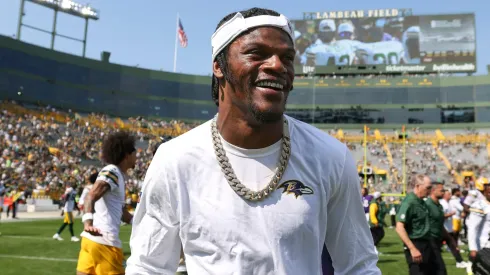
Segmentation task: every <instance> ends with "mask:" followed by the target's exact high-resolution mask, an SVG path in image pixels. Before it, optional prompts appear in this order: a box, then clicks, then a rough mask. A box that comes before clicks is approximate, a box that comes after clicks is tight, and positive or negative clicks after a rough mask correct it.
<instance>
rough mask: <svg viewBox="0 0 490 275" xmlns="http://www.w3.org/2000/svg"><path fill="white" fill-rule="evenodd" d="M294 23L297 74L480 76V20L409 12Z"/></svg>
mask: <svg viewBox="0 0 490 275" xmlns="http://www.w3.org/2000/svg"><path fill="white" fill-rule="evenodd" d="M304 18H305V19H301V20H292V21H291V23H292V27H293V29H294V34H295V45H296V53H297V55H296V59H295V73H296V74H298V75H304V74H316V75H322V74H403V73H411V74H414V73H424V74H427V73H472V72H475V71H476V39H475V37H476V34H475V16H474V14H472V13H468V14H438V15H418V16H416V15H412V13H411V10H409V9H400V10H397V9H387V10H368V11H362V10H360V11H351V12H349V11H343V12H323V13H322V12H317V13H304Z"/></svg>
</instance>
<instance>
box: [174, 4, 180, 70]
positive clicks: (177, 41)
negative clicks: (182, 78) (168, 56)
mask: <svg viewBox="0 0 490 275" xmlns="http://www.w3.org/2000/svg"><path fill="white" fill-rule="evenodd" d="M178 29H179V13H177V24H176V25H175V50H174V73H175V71H176V69H177V47H178V44H179V31H178Z"/></svg>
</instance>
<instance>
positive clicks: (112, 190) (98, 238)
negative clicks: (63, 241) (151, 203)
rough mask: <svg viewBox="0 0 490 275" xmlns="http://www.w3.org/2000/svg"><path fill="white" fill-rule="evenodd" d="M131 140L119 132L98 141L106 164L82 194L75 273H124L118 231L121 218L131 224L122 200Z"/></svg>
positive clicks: (132, 163)
mask: <svg viewBox="0 0 490 275" xmlns="http://www.w3.org/2000/svg"><path fill="white" fill-rule="evenodd" d="M135 142H136V140H135V138H134V136H132V135H130V134H129V133H127V132H124V131H121V132H116V133H113V134H111V135H109V136H108V137H106V139H105V140H104V142H103V144H102V159H103V160H104V162H105V163H107V164H108V165H107V166H105V167H104V168H102V170H101V171H100V172H99V174H98V177H97V179H96V181H95V184H94V186H93V187H92V189H91V190H90V192H89V193H88V195H87V196H86V197H85V201H84V210H85V214H83V216H82V222H83V225H84V231H83V233H82V234H81V236H82V243H81V249H80V254H79V258H78V265H77V275H87V274H96V275H102V274H104V275H105V274H124V255H123V250H122V242H121V240H120V238H119V230H120V227H121V221H123V222H125V223H127V224H132V220H133V216H132V215H131V214H130V213H129V212H128V210H127V208H126V203H125V195H126V182H125V176H126V175H127V171H128V170H129V169H133V168H134V166H135V164H136V147H135Z"/></svg>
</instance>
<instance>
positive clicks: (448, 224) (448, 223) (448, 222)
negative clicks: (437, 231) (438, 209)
mask: <svg viewBox="0 0 490 275" xmlns="http://www.w3.org/2000/svg"><path fill="white" fill-rule="evenodd" d="M439 203H440V204H441V206H442V210H443V211H444V215H446V214H449V213H451V212H453V211H454V209H453V208H452V206H451V205H450V204H449V202H448V201H447V200H445V199H440V200H439ZM444 228H446V231H447V232H449V233H451V232H453V217H452V216H451V217H447V218H444Z"/></svg>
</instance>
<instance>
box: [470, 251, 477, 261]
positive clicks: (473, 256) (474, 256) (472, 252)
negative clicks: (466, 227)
mask: <svg viewBox="0 0 490 275" xmlns="http://www.w3.org/2000/svg"><path fill="white" fill-rule="evenodd" d="M470 259H471V260H472V261H474V260H475V259H476V250H471V251H470Z"/></svg>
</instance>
